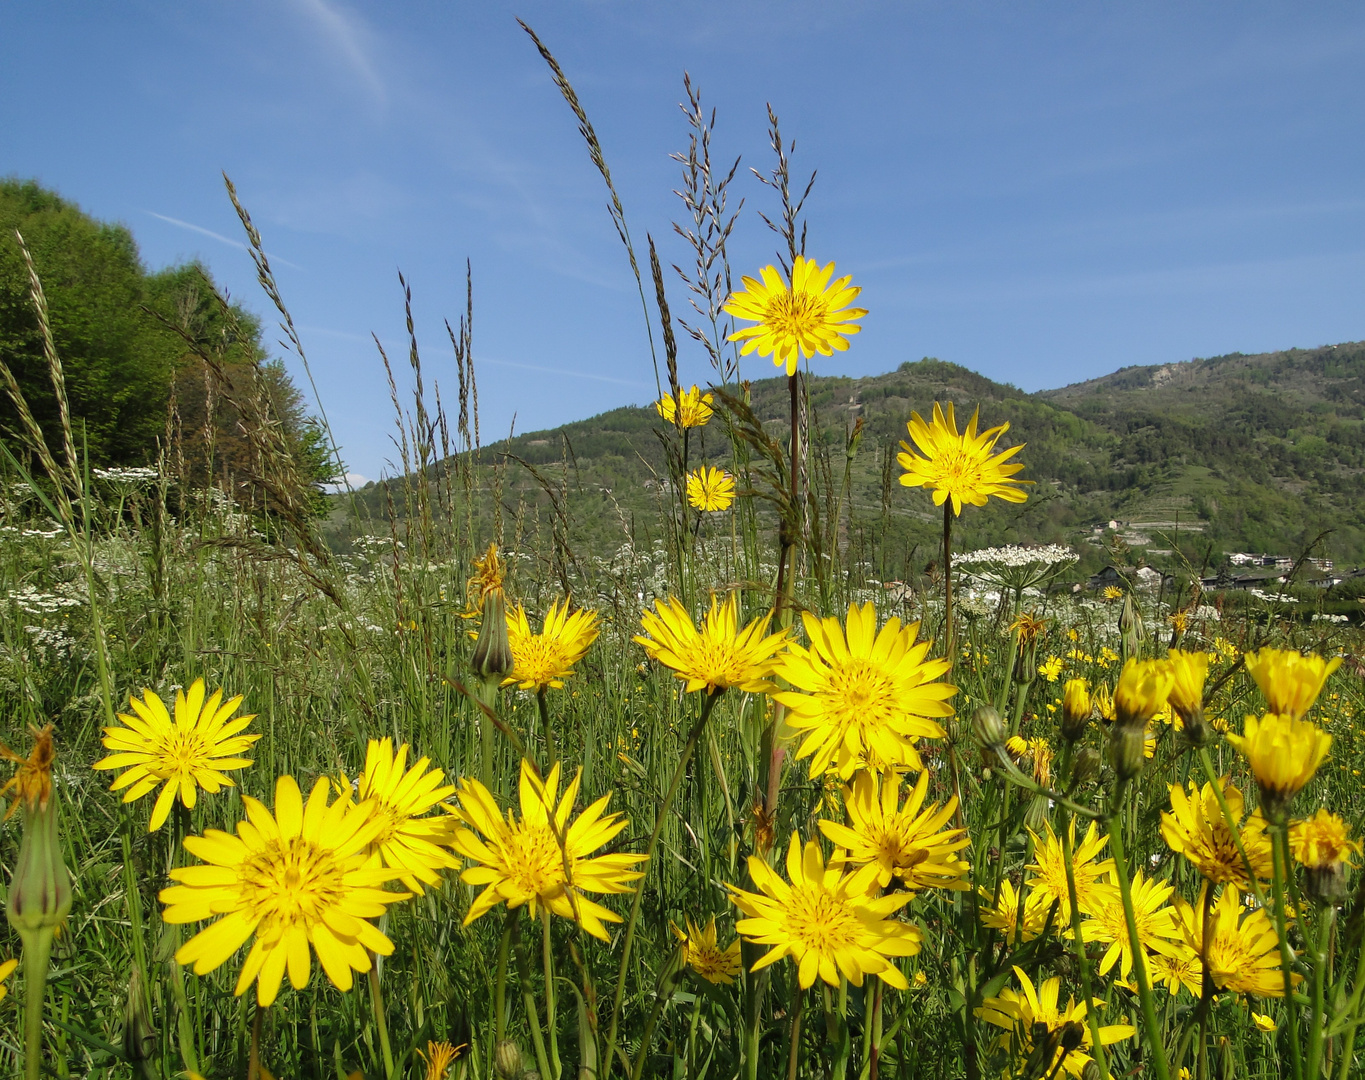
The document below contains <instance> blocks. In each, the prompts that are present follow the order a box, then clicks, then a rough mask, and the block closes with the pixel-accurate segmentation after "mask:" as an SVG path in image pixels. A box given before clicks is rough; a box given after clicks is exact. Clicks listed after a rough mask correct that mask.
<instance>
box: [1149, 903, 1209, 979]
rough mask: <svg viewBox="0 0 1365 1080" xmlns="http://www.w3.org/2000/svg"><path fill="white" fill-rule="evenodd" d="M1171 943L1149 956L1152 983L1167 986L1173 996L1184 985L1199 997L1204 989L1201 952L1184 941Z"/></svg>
mask: <svg viewBox="0 0 1365 1080" xmlns="http://www.w3.org/2000/svg"><path fill="white" fill-rule="evenodd" d="M1178 902H1179V901H1178V900H1177V903H1178ZM1177 917H1178V916H1177ZM1181 925H1183V924H1181ZM1169 944H1170V945H1171V946H1172V948H1170V949H1166V950H1163V951H1162V952H1154V953H1152V954H1151V955H1150V956H1148V957H1147V971H1148V976H1149V977H1150V978H1151V980H1152V985H1153V986H1164V987H1166V990H1167V992H1168V993H1169V994H1170V995H1171V996H1172V997H1174V996H1176V995H1177V994H1179V993H1180V988H1181V987H1182V986H1183V987H1184V988H1185V989H1186V990H1188V991H1189V992H1190V993H1191V994H1193V995H1194V996H1195V997H1199V995H1200V994H1202V993H1203V991H1204V966H1203V965H1202V964H1201V963H1200V962H1199V954H1198V953H1197V952H1195V951H1194V950H1193V949H1191V948H1190V947H1189V945H1188V944H1186V943H1185V942H1183V941H1173V942H1170V943H1169Z"/></svg>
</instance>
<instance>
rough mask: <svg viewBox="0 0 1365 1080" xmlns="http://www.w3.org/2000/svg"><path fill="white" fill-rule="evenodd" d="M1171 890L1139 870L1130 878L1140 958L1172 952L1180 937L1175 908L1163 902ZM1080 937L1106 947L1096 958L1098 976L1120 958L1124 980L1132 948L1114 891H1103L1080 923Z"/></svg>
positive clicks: (1127, 973) (1172, 888)
mask: <svg viewBox="0 0 1365 1080" xmlns="http://www.w3.org/2000/svg"><path fill="white" fill-rule="evenodd" d="M1174 891H1175V889H1174V886H1172V885H1170V884H1169V883H1167V882H1165V881H1158V880H1156V879H1153V878H1145V877H1143V874H1142V871H1141V870H1139V871H1137V872H1136V873H1135V874H1134V875H1133V881H1132V898H1133V915H1134V922H1135V924H1136V926H1137V937H1138V942H1139V944H1141V946H1142V949H1143V954H1144V955H1146V954H1147V953H1152V952H1167V953H1170V952H1175V951H1176V946H1175V945H1174V944H1172V941H1173V939H1178V938H1179V937H1180V924H1179V921H1178V920H1177V919H1176V913H1175V908H1173V907H1171V906H1170V905H1169V904H1168V903H1166V901H1167V900H1169V899H1170V896H1171V893H1173V892H1174ZM1081 935H1082V937H1084V938H1085V940H1086V942H1092V941H1098V942H1102V943H1103V944H1106V945H1108V946H1109V947H1108V948H1107V949H1106V950H1105V953H1104V956H1103V957H1102V958H1101V959H1100V974H1101V975H1107V974H1109V969H1110V968H1112V967H1113V966H1114V964H1115V963H1117V962H1118V961H1119V960H1120V959H1121V960H1122V961H1123V963H1122V964H1121V965H1120V968H1119V971H1120V973H1121V974H1122V976H1123V977H1124V978H1125V979H1126V978H1128V976H1129V974H1130V973H1131V972H1132V970H1133V946H1132V939H1131V938H1129V936H1128V924H1127V922H1126V921H1125V917H1124V913H1123V898H1122V897H1121V896H1120V895H1119V892H1118V890H1117V889H1114V890H1110V891H1109V892H1107V893H1106V894H1105V895H1104V897H1103V899H1102V901H1101V902H1100V903H1099V905H1098V906H1097V907H1096V908H1095V910H1094V912H1093V913H1092V914H1091V916H1090V918H1089V919H1088V920H1087V921H1086V922H1084V923H1082V924H1081Z"/></svg>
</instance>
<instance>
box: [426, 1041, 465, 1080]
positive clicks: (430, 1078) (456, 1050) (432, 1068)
mask: <svg viewBox="0 0 1365 1080" xmlns="http://www.w3.org/2000/svg"><path fill="white" fill-rule="evenodd" d="M463 1049H464V1046H463V1044H462V1045H460V1046H454V1045H452V1044H451V1043H448V1042H444V1041H442V1042H433V1041H432V1040H430V1039H428V1040H427V1050H426V1053H422V1051H421V1050H418V1051H417V1056H418V1057H420V1058H421V1059H422V1060H423V1061H425V1062H426V1063H427V1071H426V1073H425V1074H424V1077H423V1080H445V1078H446V1073H448V1072H450V1067H451V1066H452V1065H454V1064H455V1059H456V1058H457V1057H459V1056H460V1051H461V1050H463Z"/></svg>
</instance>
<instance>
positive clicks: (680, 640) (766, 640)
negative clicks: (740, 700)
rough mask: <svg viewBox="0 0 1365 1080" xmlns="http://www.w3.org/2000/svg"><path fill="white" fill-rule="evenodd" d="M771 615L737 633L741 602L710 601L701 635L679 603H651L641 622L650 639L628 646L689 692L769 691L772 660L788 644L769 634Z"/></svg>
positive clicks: (780, 634) (673, 600)
mask: <svg viewBox="0 0 1365 1080" xmlns="http://www.w3.org/2000/svg"><path fill="white" fill-rule="evenodd" d="M771 619H772V615H771V613H769V614H767V615H764V616H762V617H761V618H758V619H755V620H754V621H753V622H751V623H749V625H747V626H746V627H745V628H744V629H743V630H741V629H739V599H738V598H737V597H736V596H735V594H734V593H731V594H730V595H729V596H728V597H727V598H726V600H725V602H724V603H721V602H720V601H719V600H717V599H716V597H714V596H713V597H712V598H711V610H710V611H708V612H707V613H706V615H705V616H704V617H703V618H702V622H701V630H700V631H698V630H697V628H696V627H695V626H693V625H692V617H691V616H690V615H689V614H688V613H687V609H686V608H685V607H683V606H682V602H681V601H679V600H678V598H677V597H674V596H670V597H669V598H668V599H667V600H656V601H654V611H646V612H644V613H643V614H642V615H641V616H640V625H641V627H642V628H643V629H644V632H645V634H647V635H649V636H648V637H643V636H640V635H636V636H635V637H634V638H632V639H631V640H632V641H636V642H638V643H639V644H640V645H642V646H643V647H644V650H645V652H646V653H648V654H649V657H650V659H652V660H657V661H659V663H661V664H663V665H664V666H665V667H670V668H672V669H673V670H674V671H675V672H676V673H677V677H678V678H679V679H682V680H684V681H685V682H686V683H687V692H688V693H691V692H692V691H694V690H702V689H705V690H707V691H708V692H715V691H717V690H724V689H726V688H727V687H734V688H735V689H738V690H747V691H749V692H750V693H763V692H764V691H767V690H770V689H772V683H771V682H769V681H768V676H769V675H770V674H772V671H773V667H774V666H775V664H776V660H775V659H774V658H773V657H774V654H775V653H776V652H777V651H778V650H779V649H780V648H782V646H783V645H784V644H785V643H786V640H787V633H786V631H785V630H782V631H779V632H778V633H776V634H769V633H768V624H769V622H770V621H771Z"/></svg>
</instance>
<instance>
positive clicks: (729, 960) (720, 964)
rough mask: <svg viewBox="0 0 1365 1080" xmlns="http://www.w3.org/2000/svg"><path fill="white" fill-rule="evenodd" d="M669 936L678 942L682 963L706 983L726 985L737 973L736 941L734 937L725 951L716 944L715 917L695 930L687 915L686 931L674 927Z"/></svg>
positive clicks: (737, 948)
mask: <svg viewBox="0 0 1365 1080" xmlns="http://www.w3.org/2000/svg"><path fill="white" fill-rule="evenodd" d="M672 929H673V933H674V935H675V936H676V937H677V939H678V940H679V941H680V942H682V947H683V963H685V964H686V965H687V966H688V967H690V968H691V969H692V970H693V971H695V972H696V973H697V974H698V975H700V976H701V977H702V978H703V979H705V980H706V981H707V982H709V983H719V984H723V985H725V986H729V985H730V984H731V983H733V982H734V981H735V976H736V975H738V974H739V966H740V965H739V938H735V940H734V941H732V942H730V944H729V945H727V946H726V947H725V948H723V949H722V948H721V947H720V946H719V945H718V944H717V943H716V917H715V916H714V915H712V916H711V921H710V922H709V923H707V924H706V929H705V930H699V929H697V924H696V923H694V922H693V921H692V918H691V916H688V919H687V930H686V932H684V931H682V930H679V929H678V928H677V927H676V926H674V927H673V928H672Z"/></svg>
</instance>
